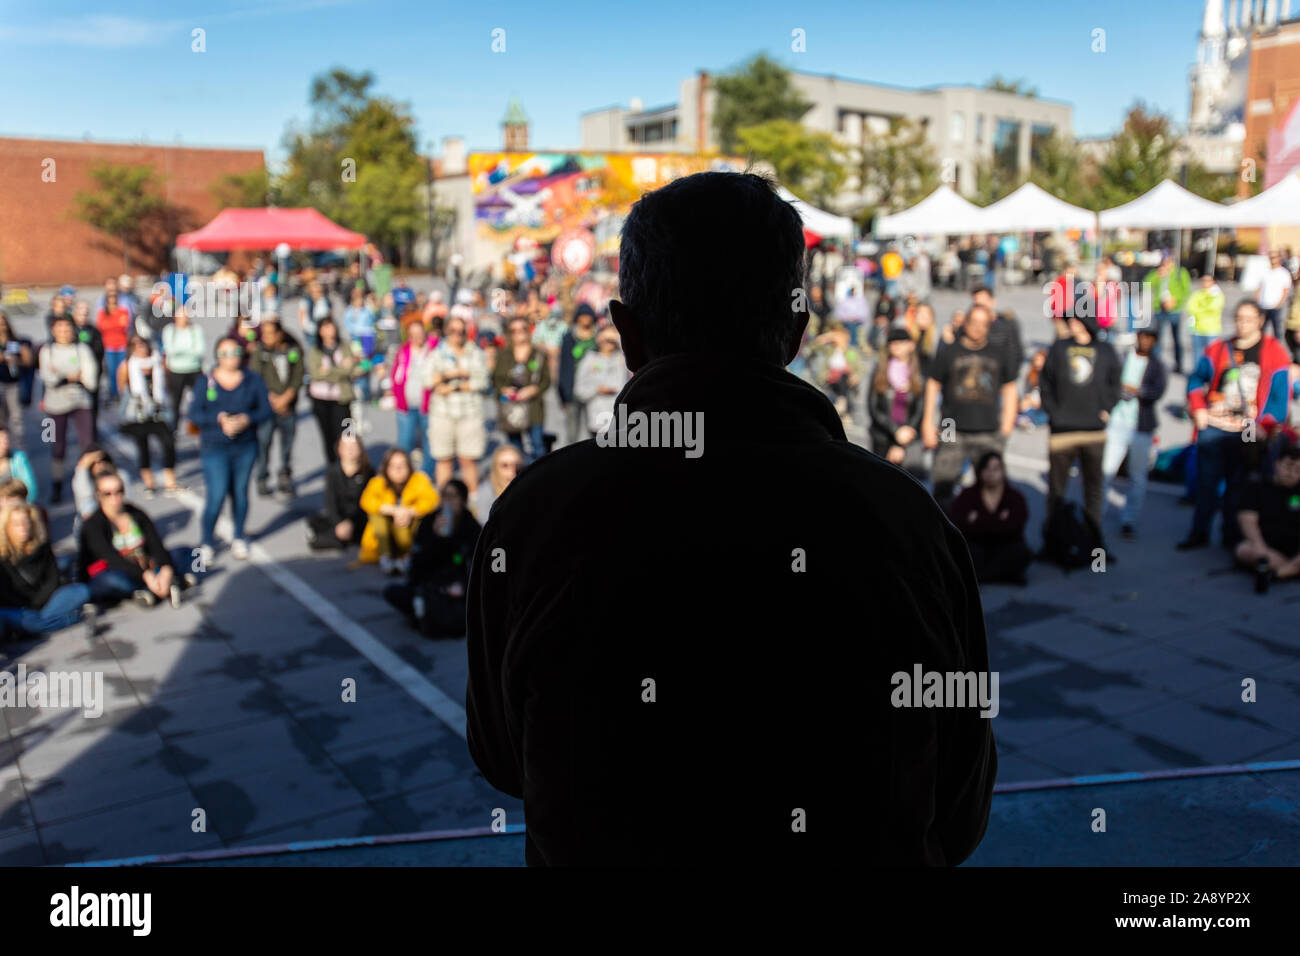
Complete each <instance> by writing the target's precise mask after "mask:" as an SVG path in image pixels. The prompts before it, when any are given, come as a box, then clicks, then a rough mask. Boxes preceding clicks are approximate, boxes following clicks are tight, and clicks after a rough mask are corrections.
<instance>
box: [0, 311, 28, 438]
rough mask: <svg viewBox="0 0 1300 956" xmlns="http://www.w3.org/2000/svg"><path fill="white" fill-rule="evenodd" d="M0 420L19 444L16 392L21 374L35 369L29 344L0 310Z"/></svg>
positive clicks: (20, 431)
mask: <svg viewBox="0 0 1300 956" xmlns="http://www.w3.org/2000/svg"><path fill="white" fill-rule="evenodd" d="M0 355H3V358H2V359H0V406H3V407H0V422H3V423H5V424H6V425H7V426H8V428H9V433H10V434H11V435H12V436H13V438H14V441H15V442H17V443H18V444H19V446H21V445H22V443H23V427H24V426H23V403H22V396H21V394H20V392H21V390H22V384H23V377H24V376H25V375H26V374H27V372H28V370H29V369H32V368H35V366H36V356H35V355H34V354H32V344H31V343H30V342H28V341H27V340H26V339H20V338H18V337H17V336H16V335H14V330H13V326H11V325H10V324H9V316H8V315H6V314H5V313H4V311H3V310H0Z"/></svg>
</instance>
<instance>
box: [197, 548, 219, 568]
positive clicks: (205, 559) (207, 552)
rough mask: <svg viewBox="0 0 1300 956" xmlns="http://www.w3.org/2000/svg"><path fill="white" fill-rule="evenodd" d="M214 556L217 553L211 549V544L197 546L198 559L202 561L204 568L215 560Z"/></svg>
mask: <svg viewBox="0 0 1300 956" xmlns="http://www.w3.org/2000/svg"><path fill="white" fill-rule="evenodd" d="M216 557H217V555H216V552H215V551H213V550H212V545H210V544H205V545H201V546H200V547H199V561H200V562H202V564H203V566H204V567H205V568H206V567H207V566H208V565H210V564H211V563H212V562H213V561H215V560H216Z"/></svg>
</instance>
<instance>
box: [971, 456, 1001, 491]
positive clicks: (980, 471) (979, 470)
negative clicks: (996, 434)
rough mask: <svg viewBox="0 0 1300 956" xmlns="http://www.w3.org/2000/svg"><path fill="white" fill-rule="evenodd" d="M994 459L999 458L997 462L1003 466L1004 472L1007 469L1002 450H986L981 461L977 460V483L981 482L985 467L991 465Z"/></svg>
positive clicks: (980, 458)
mask: <svg viewBox="0 0 1300 956" xmlns="http://www.w3.org/2000/svg"><path fill="white" fill-rule="evenodd" d="M994 459H997V463H998V464H999V465H1001V466H1002V470H1003V471H1004V472H1005V471H1006V469H1007V465H1006V462H1005V461H1003V459H1002V452H1000V451H986V452H985V453H984V454H982V455H980V457H979V461H977V462H975V483H976V484H979V478H980V475H982V474H984V469H985V468H987V467H988V466H989V463H990V462H992V461H993V460H994Z"/></svg>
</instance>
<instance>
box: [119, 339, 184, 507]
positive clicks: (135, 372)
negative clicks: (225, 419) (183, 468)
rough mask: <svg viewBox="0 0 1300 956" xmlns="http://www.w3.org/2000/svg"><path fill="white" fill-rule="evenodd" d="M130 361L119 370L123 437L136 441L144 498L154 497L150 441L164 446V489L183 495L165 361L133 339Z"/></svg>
mask: <svg viewBox="0 0 1300 956" xmlns="http://www.w3.org/2000/svg"><path fill="white" fill-rule="evenodd" d="M130 353H131V355H130V358H128V359H127V360H126V362H125V363H123V364H122V365H121V366H120V367H119V368H118V370H117V377H118V389H119V391H121V392H122V393H123V394H124V396H125V401H124V402H123V404H122V423H121V430H122V434H124V435H128V436H130V437H131V438H132V439H134V441H135V447H136V452H137V454H138V455H139V459H140V480H141V482H143V484H144V496H145V498H152V497H153V496H154V481H153V469H152V467H151V466H150V460H149V439H150V438H156V439H158V443H159V444H160V445H161V446H162V453H163V485H164V489H165V493H166V494H167V496H168V497H175V495H176V493H177V492H178V491H180V488H179V486H177V484H176V432H175V427H174V424H173V423H172V422H169V421H167V420H166V413H167V410H168V409H167V373H166V372H165V371H164V369H163V360H162V357H161V356H160V355H158V354H157V353H156V352H154V350H153V345H152V344H151V343H150V341H149V340H148V339H145V338H142V337H140V336H138V335H137V336H132V337H131V348H130Z"/></svg>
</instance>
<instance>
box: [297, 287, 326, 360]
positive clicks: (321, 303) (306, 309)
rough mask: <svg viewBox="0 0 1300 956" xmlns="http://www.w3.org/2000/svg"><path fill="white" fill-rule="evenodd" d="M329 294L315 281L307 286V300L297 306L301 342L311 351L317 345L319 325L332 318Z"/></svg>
mask: <svg viewBox="0 0 1300 956" xmlns="http://www.w3.org/2000/svg"><path fill="white" fill-rule="evenodd" d="M333 314H334V309H333V306H331V305H330V297H329V294H328V293H327V292H326V291H325V288H324V287H323V286H322V285H321V284H320V283H319V282H316V281H313V282H312V283H311V284H310V285H308V286H307V298H306V299H305V300H304V301H303V302H302V303H301V304H300V305H299V306H298V325H299V327H300V328H301V329H302V337H303V341H304V342H305V343H306V345H307V348H309V349H312V348H315V347H316V346H317V344H318V343H319V335H320V324H321V323H322V322H324V321H325V320H326V319H329V318H331V317H332V316H333Z"/></svg>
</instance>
